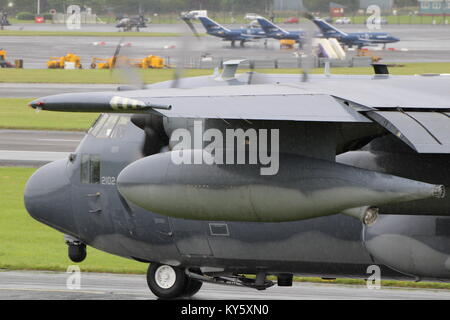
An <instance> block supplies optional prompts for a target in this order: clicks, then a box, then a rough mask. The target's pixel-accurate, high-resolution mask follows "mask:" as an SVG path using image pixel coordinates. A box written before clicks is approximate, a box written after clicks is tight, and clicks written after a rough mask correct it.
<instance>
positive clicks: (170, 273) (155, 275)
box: [147, 263, 198, 299]
mask: <svg viewBox="0 0 450 320" xmlns="http://www.w3.org/2000/svg"><path fill="white" fill-rule="evenodd" d="M189 280H190V279H188V277H187V276H186V274H185V272H184V269H182V268H177V267H172V266H169V265H166V264H160V263H152V264H150V266H149V268H148V271H147V284H148V287H149V288H150V290H151V291H152V292H153V294H154V295H155V296H157V297H159V298H163V299H174V298H178V297H181V296H183V295H185V291H186V290H187V288H188V287H189ZM197 291H198V290H197Z"/></svg>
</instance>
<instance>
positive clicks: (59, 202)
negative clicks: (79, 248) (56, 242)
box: [24, 159, 74, 231]
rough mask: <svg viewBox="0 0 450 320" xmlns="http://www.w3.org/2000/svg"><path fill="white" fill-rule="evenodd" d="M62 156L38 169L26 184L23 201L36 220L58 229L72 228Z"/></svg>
mask: <svg viewBox="0 0 450 320" xmlns="http://www.w3.org/2000/svg"><path fill="white" fill-rule="evenodd" d="M66 165H67V160H65V159H61V160H58V161H54V162H52V163H49V164H47V165H45V166H43V167H41V168H40V169H38V170H37V171H36V172H35V173H34V174H33V175H32V176H31V177H30V179H28V182H27V184H26V186H25V192H24V202H25V208H26V209H27V211H28V213H29V214H30V215H31V216H32V217H33V218H34V219H36V220H38V221H40V222H42V223H44V224H47V225H49V226H51V227H54V228H56V229H58V230H60V231H66V230H67V231H71V230H72V231H73V227H74V223H73V217H72V206H71V185H70V180H69V178H68V176H67V172H66Z"/></svg>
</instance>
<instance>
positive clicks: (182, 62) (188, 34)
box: [171, 13, 202, 88]
mask: <svg viewBox="0 0 450 320" xmlns="http://www.w3.org/2000/svg"><path fill="white" fill-rule="evenodd" d="M180 19H181V20H183V21H184V22H185V23H186V25H187V26H188V28H189V30H187V29H186V28H184V29H183V31H182V34H183V35H182V39H181V46H180V47H177V49H176V50H177V52H176V59H177V60H176V61H177V64H176V69H175V72H174V74H173V79H172V80H173V81H172V85H171V87H172V88H178V87H179V86H180V79H181V78H182V76H183V74H184V72H185V70H186V68H187V66H186V64H187V62H186V60H187V58H189V57H191V56H192V55H195V53H196V52H198V51H201V49H202V43H201V41H200V40H201V38H200V34H199V33H198V32H197V29H196V28H195V26H194V24H193V23H192V19H194V16H192V15H191V14H189V13H182V14H181V15H180ZM193 36H194V37H193ZM194 38H195V40H194ZM195 46H196V47H195ZM195 48H197V50H195ZM199 48H200V50H198V49H199Z"/></svg>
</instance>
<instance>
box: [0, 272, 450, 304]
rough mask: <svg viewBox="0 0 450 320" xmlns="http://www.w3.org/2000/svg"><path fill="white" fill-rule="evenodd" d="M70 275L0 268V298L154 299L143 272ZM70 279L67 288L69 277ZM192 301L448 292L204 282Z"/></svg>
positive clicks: (444, 294)
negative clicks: (76, 277)
mask: <svg viewBox="0 0 450 320" xmlns="http://www.w3.org/2000/svg"><path fill="white" fill-rule="evenodd" d="M70 275H71V274H69V273H64V272H38V271H3V272H0V300H23V299H27V300H69V299H70V300H72V299H82V300H93V299H95V300H154V299H156V297H155V296H154V295H153V294H152V293H151V292H150V290H149V289H148V287H147V284H146V280H145V275H118V274H103V273H102V274H99V273H83V272H82V273H81V278H80V286H79V289H70V287H71V286H73V285H74V283H75V282H71V281H70V279H69V276H70ZM68 281H69V288H68V286H67V282H68ZM193 299H195V300H372V299H376V300H397V299H401V300H403V299H408V300H410V299H412V300H417V299H420V300H428V299H433V300H449V299H450V291H448V290H437V289H436V290H432V289H400V288H387V287H382V288H380V289H378V290H377V289H368V288H367V287H366V286H355V285H335V284H313V283H304V282H302V283H294V285H293V286H292V287H277V286H273V287H271V288H269V289H267V290H265V291H256V290H254V289H250V288H244V287H234V286H223V285H214V284H208V283H206V284H204V285H203V287H202V289H201V290H200V291H199V293H198V294H197V295H195V296H194V297H193Z"/></svg>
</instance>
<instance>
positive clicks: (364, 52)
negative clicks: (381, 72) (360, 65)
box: [356, 48, 381, 62]
mask: <svg viewBox="0 0 450 320" xmlns="http://www.w3.org/2000/svg"><path fill="white" fill-rule="evenodd" d="M356 55H357V56H358V57H370V58H371V59H372V62H378V61H380V60H381V57H379V56H377V55H375V54H374V53H373V52H372V51H370V50H369V49H365V48H362V49H358V52H357V54H356Z"/></svg>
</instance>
